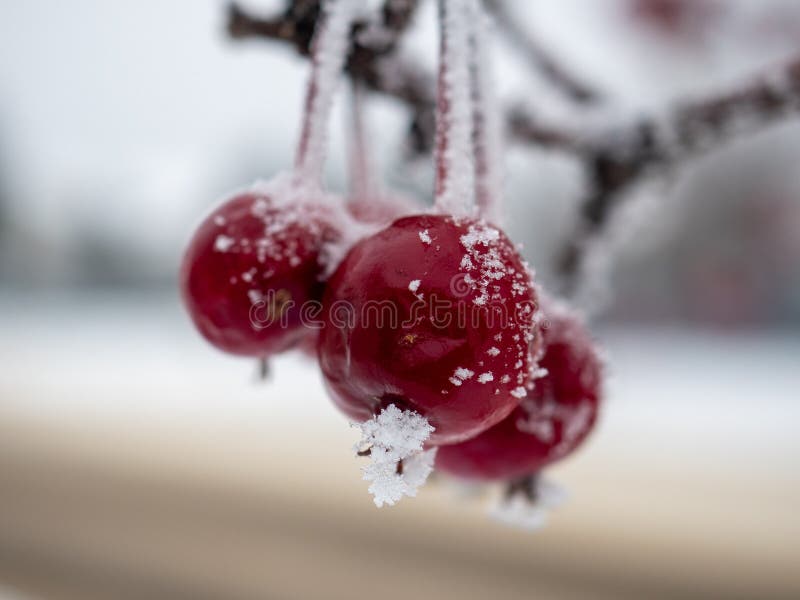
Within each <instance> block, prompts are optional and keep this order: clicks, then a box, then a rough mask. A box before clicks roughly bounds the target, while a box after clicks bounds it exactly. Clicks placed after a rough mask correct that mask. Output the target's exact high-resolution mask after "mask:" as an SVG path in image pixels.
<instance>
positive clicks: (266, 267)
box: [181, 191, 337, 357]
mask: <svg viewBox="0 0 800 600" xmlns="http://www.w3.org/2000/svg"><path fill="white" fill-rule="evenodd" d="M331 215H332V211H331V210H330V209H329V208H327V207H326V206H324V205H322V204H314V203H310V202H309V203H291V204H289V203H288V202H287V203H279V202H278V201H277V200H276V195H270V194H268V193H266V192H260V191H252V192H244V193H241V194H238V195H236V196H234V197H233V198H231V199H230V200H228V201H226V202H225V203H224V204H222V206H220V207H219V208H217V209H216V210H215V211H214V212H213V213H211V215H209V216H208V217H207V218H206V219H205V221H203V222H202V224H201V225H200V227H199V228H198V230H197V232H196V233H195V234H194V237H193V238H192V240H191V243H190V244H189V248H188V250H187V251H186V255H185V256H184V258H183V264H182V266H181V291H182V295H183V300H184V302H185V304H186V307H187V309H188V311H189V314H190V315H191V317H192V319H193V321H194V323H195V325H196V326H197V328H198V329H199V330H200V333H202V334H203V336H204V337H205V338H206V339H208V341H209V342H211V343H212V344H214V345H215V346H216V347H218V348H220V349H221V350H224V351H226V352H230V353H232V354H240V355H245V356H258V357H263V356H267V355H269V354H272V353H275V352H280V351H282V350H286V349H288V348H291V347H292V346H294V345H295V344H297V343H298V342H299V341H301V340H302V339H303V337H304V336H306V335H309V334H310V333H311V332H312V330H309V329H307V328H304V327H303V326H302V324H301V322H300V307H301V306H302V305H303V303H304V302H307V301H309V300H320V299H321V297H322V292H323V288H324V284H323V282H322V281H321V277H322V274H323V270H324V269H323V264H322V261H321V257H322V252H323V246H324V245H325V244H326V243H327V242H328V241H332V240H334V239H335V238H336V237H337V234H336V230H335V228H334V227H333V226H332V225H331V223H332V219H331Z"/></svg>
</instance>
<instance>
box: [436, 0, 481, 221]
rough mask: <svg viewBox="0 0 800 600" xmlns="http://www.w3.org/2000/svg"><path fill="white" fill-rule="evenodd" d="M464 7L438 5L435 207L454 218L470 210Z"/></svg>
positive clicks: (455, 0)
mask: <svg viewBox="0 0 800 600" xmlns="http://www.w3.org/2000/svg"><path fill="white" fill-rule="evenodd" d="M469 5H470V0H440V1H439V29H440V50H439V77H438V89H437V100H436V117H437V118H436V187H435V193H436V201H435V206H436V209H437V210H438V211H439V212H442V213H449V214H454V215H469V214H471V213H472V212H473V211H474V206H475V185H474V166H473V163H474V154H473V144H472V125H473V123H472V101H471V93H470V73H469V71H470V69H469V29H470V27H469V23H468V9H469Z"/></svg>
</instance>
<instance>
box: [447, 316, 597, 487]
mask: <svg viewBox="0 0 800 600" xmlns="http://www.w3.org/2000/svg"><path fill="white" fill-rule="evenodd" d="M543 311H544V315H545V320H544V321H543V323H544V324H543V327H542V333H543V340H544V354H543V356H542V358H541V361H540V363H539V364H540V367H541V368H542V369H545V370H546V371H547V372H546V374H544V375H543V376H542V377H541V378H540V379H537V380H536V385H535V387H534V389H533V391H532V392H531V393H530V394H528V397H527V398H525V399H524V400H523V401H522V403H520V405H519V406H518V407H517V408H516V409H515V410H514V412H512V413H511V415H510V416H509V417H508V418H506V419H505V420H504V421H502V422H501V423H500V424H498V425H496V426H494V427H492V428H491V429H489V430H488V431H485V432H484V433H482V434H481V435H479V436H477V437H475V438H473V439H471V440H467V441H466V442H463V443H461V444H456V445H452V446H443V447H441V448H439V452H438V454H437V456H436V468H437V469H439V470H441V471H443V472H445V473H449V474H451V475H455V476H457V477H460V478H464V479H474V480H506V481H510V480H514V479H517V478H520V477H525V476H527V475H532V474H535V473H537V472H538V471H539V470H540V469H542V467H545V466H547V465H549V464H550V463H553V462H555V461H557V460H559V459H561V458H564V457H565V456H567V455H568V454H570V453H571V452H573V451H574V450H575V449H576V448H577V447H578V446H579V445H580V444H581V442H583V440H584V439H585V438H586V436H587V435H588V434H589V432H590V431H591V430H592V428H593V427H594V424H595V420H596V418H597V411H598V405H599V402H600V398H601V379H602V365H601V360H600V358H599V357H598V354H597V351H596V349H595V345H594V343H593V341H592V339H591V338H590V336H589V333H588V331H587V330H586V328H585V326H584V325H583V323H582V322H581V321H580V319H579V318H577V317H576V316H574V315H573V314H571V313H570V312H568V311H567V310H566V309H564V308H561V307H556V306H551V304H550V303H547V304H545V305H544V308H543Z"/></svg>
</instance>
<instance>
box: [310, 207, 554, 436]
mask: <svg viewBox="0 0 800 600" xmlns="http://www.w3.org/2000/svg"><path fill="white" fill-rule="evenodd" d="M323 304H324V307H325V315H326V322H325V327H324V328H323V329H322V331H321V332H320V341H319V359H320V365H321V368H322V372H323V375H324V378H325V383H326V385H327V387H328V389H329V391H330V393H331V395H332V397H333V399H334V401H335V403H336V404H337V406H338V407H339V408H340V409H341V410H342V411H343V412H344V413H345V414H347V415H348V416H349V417H351V418H352V419H354V420H356V421H358V422H366V421H368V420H369V419H371V418H373V417H374V416H376V415H379V414H380V412H381V411H382V410H383V409H385V408H386V407H388V406H389V405H392V404H393V405H395V406H396V407H397V408H398V409H399V410H401V411H409V412H411V413H414V414H418V415H420V416H421V417H423V418H424V419H426V420H427V422H428V423H429V424H430V425H431V426H432V427H433V428H434V429H433V431H432V432H431V433H430V438H429V439H427V444H429V445H438V444H443V443H456V442H459V441H462V440H465V439H468V438H470V437H472V436H475V435H477V434H478V433H480V432H482V431H484V430H486V429H487V428H489V427H491V426H492V425H494V424H496V423H498V422H499V421H501V420H502V419H503V418H505V417H506V416H507V415H508V414H509V413H510V412H511V411H512V410H513V409H514V408H515V407H516V406H517V405H518V404H519V403H520V402H521V401H522V400H523V399H524V398H525V397H526V396H527V395H528V393H529V390H530V389H531V387H532V385H533V377H534V374H535V371H536V364H535V362H536V361H535V359H534V358H533V357H532V354H533V353H532V352H531V348H532V346H533V345H534V344H535V343H536V342H537V338H538V335H539V334H538V325H537V320H536V318H535V316H536V293H535V291H534V287H533V285H532V282H531V276H530V273H529V271H528V269H527V268H526V266H525V264H524V263H523V262H522V260H521V258H520V256H519V253H518V252H517V250H516V249H515V247H514V246H513V244H512V243H511V242H510V241H509V240H508V238H507V237H506V236H505V234H503V233H502V232H501V231H500V230H498V229H496V228H495V227H493V226H492V225H489V224H487V223H486V222H483V221H480V220H476V219H471V218H466V217H464V218H456V217H451V216H443V215H422V216H420V215H415V216H409V217H405V218H402V219H399V220H397V221H395V222H394V223H393V224H392V225H390V226H389V227H387V228H386V229H384V230H382V231H380V232H379V233H377V234H375V235H373V236H371V237H368V238H366V239H364V240H362V241H361V242H359V243H358V244H356V245H355V246H354V247H353V248H352V249H351V251H350V252H349V253H348V254H347V256H346V257H345V259H344V260H343V261H342V263H341V264H340V265H339V267H338V269H337V270H336V272H335V273H334V275H333V276H332V277H331V279H330V280H329V282H328V286H327V289H326V292H325V297H324V301H323Z"/></svg>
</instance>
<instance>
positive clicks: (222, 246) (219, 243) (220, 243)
mask: <svg viewBox="0 0 800 600" xmlns="http://www.w3.org/2000/svg"><path fill="white" fill-rule="evenodd" d="M235 243H236V240H234V239H233V238H232V237H228V236H227V235H222V234H219V235H218V236H217V237H216V239H215V240H214V250H216V251H217V252H227V251H228V250H230V249H231V246H233V245H234V244H235Z"/></svg>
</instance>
